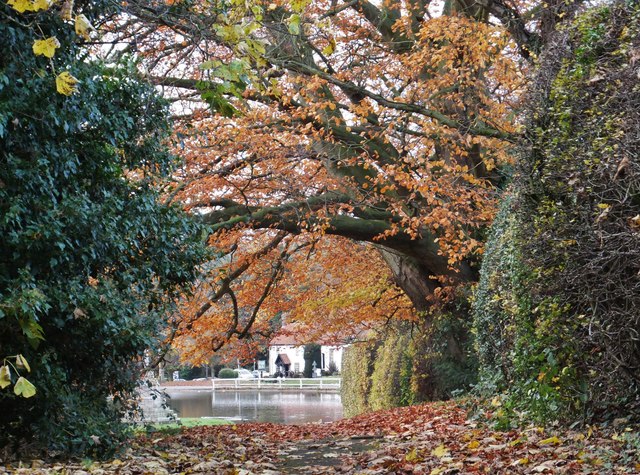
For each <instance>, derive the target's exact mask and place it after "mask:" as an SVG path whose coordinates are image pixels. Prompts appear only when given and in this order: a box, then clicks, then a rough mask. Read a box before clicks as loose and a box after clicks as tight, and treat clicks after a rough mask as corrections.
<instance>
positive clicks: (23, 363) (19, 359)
mask: <svg viewBox="0 0 640 475" xmlns="http://www.w3.org/2000/svg"><path fill="white" fill-rule="evenodd" d="M16 366H18V368H20V369H23V368H24V369H26V370H27V371H28V372H31V367H30V366H29V363H27V360H26V358H25V357H24V356H22V355H18V356H16Z"/></svg>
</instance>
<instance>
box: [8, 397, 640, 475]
mask: <svg viewBox="0 0 640 475" xmlns="http://www.w3.org/2000/svg"><path fill="white" fill-rule="evenodd" d="M639 452H640V435H639V432H638V427H637V426H631V425H626V426H625V425H621V424H617V425H613V426H600V427H589V428H587V429H585V430H584V431H578V430H560V429H547V428H540V427H530V428H527V429H523V430H511V431H507V432H500V431H496V430H493V429H492V428H491V427H490V425H488V424H486V423H479V422H477V421H473V420H470V419H467V417H466V413H465V411H464V410H463V409H462V408H460V407H459V406H457V405H456V404H455V403H453V402H448V403H430V404H422V405H417V406H410V407H404V408H396V409H391V410H387V411H377V412H372V413H369V414H363V415H360V416H357V417H354V418H351V419H343V420H340V421H337V422H332V423H315V424H302V425H280V424H271V423H245V424H238V425H234V426H208V427H194V428H189V429H186V428H185V429H182V431H181V432H180V433H178V434H175V435H162V434H155V435H151V436H142V437H138V438H137V439H135V440H134V441H133V443H132V444H131V446H130V447H129V448H128V449H127V450H126V451H125V452H124V453H122V454H121V456H120V457H119V458H117V459H112V460H109V461H105V462H97V461H94V462H89V461H84V462H64V463H62V462H56V461H46V462H45V461H42V460H34V461H29V462H22V464H20V463H17V462H13V463H10V462H4V463H3V462H2V461H0V474H3V473H10V474H14V473H15V474H27V473H28V474H43V475H44V474H46V475H52V474H65V475H66V474H74V475H84V474H96V475H102V474H120V475H140V474H149V475H151V474H238V475H240V474H254V473H255V474H266V475H269V474H271V475H275V474H311V475H313V474H332V473H343V474H362V475H381V474H428V475H439V474H442V475H445V474H447V475H453V474H520V473H526V474H537V473H542V474H555V473H558V474H603V475H604V474H631V473H636V474H637V473H640V458H639V456H638V453H639Z"/></svg>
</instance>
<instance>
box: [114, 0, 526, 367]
mask: <svg viewBox="0 0 640 475" xmlns="http://www.w3.org/2000/svg"><path fill="white" fill-rule="evenodd" d="M168 4H169V7H167V6H166V5H165V4H164V3H163V2H157V3H156V2H151V4H150V5H149V4H145V6H141V5H142V4H141V3H139V2H136V1H131V2H129V3H128V7H127V8H128V10H127V11H128V14H129V19H128V20H127V22H126V24H125V25H124V27H123V26H122V25H120V26H119V28H118V30H117V31H116V32H115V33H114V34H118V35H119V36H120V38H121V40H122V41H135V48H136V52H137V54H138V55H139V57H140V58H141V59H142V61H143V64H144V67H145V68H146V71H147V73H148V75H149V77H150V79H151V80H152V81H154V82H156V84H158V86H159V87H162V88H163V90H164V91H165V94H166V96H167V97H168V98H169V99H170V100H171V101H172V102H173V103H174V106H173V107H174V111H175V113H176V127H175V143H174V147H173V149H174V152H175V153H177V154H178V155H180V156H181V157H183V158H184V160H185V163H184V166H183V167H182V168H181V169H180V170H179V172H178V173H176V175H175V186H174V188H173V189H171V190H168V191H167V196H168V199H170V200H176V201H179V202H181V203H183V204H184V206H185V207H186V208H187V209H189V210H191V211H192V212H193V213H194V215H196V216H200V217H201V218H202V219H204V220H205V221H206V222H208V223H209V224H210V225H211V230H212V235H211V239H210V243H211V245H212V246H213V247H214V248H215V249H217V250H220V252H221V257H220V259H219V260H218V261H216V262H214V263H211V268H210V269H206V270H205V276H204V277H203V278H202V280H201V281H200V282H199V283H198V284H197V285H196V288H195V292H194V296H193V297H192V298H190V299H189V301H188V302H186V303H185V305H184V307H183V309H182V312H181V315H180V316H179V317H178V321H177V322H176V325H177V331H176V340H175V342H176V345H178V346H179V347H180V349H181V351H182V352H183V355H184V357H185V358H186V359H188V360H190V361H202V360H204V359H206V358H207V357H208V356H210V354H211V352H212V351H217V350H219V349H220V348H222V346H223V345H225V344H226V345H227V346H229V347H230V348H232V349H233V354H237V355H248V354H249V353H250V352H252V351H254V350H255V349H256V348H257V347H259V346H260V345H263V344H264V343H265V341H267V340H268V338H269V336H270V335H271V334H272V333H273V331H274V330H275V329H276V326H277V322H278V321H280V320H281V317H280V316H284V318H285V319H286V320H287V321H296V322H301V325H300V327H299V328H301V329H302V328H304V329H305V330H304V331H305V332H308V333H309V336H308V338H311V339H313V338H315V337H316V336H318V335H321V334H322V335H334V336H335V337H336V338H344V337H348V336H349V335H350V334H351V333H353V331H354V330H355V329H357V328H360V327H362V326H368V327H371V328H375V327H376V326H378V325H381V324H383V323H384V322H386V321H387V320H388V319H390V318H401V319H408V320H415V319H416V318H417V315H418V314H420V315H422V316H424V313H425V309H426V308H428V307H429V306H430V305H431V304H432V303H433V301H434V300H433V298H431V297H432V296H433V295H436V296H439V297H443V298H446V296H447V295H450V292H449V291H450V290H451V289H452V288H454V287H455V286H456V285H458V284H460V283H464V282H468V281H472V280H473V279H474V278H475V272H476V270H475V267H476V265H477V261H478V259H479V256H480V254H481V253H482V235H483V234H482V230H483V229H485V228H486V227H487V226H488V225H489V224H490V222H491V220H492V218H493V216H494V214H495V208H496V200H497V191H496V189H497V187H498V186H499V185H500V181H501V175H500V173H499V169H500V167H503V166H505V165H507V164H509V163H510V162H511V156H510V151H511V147H512V142H513V140H514V137H515V136H516V135H517V133H518V124H517V121H516V120H515V117H517V107H518V101H519V98H520V95H521V91H522V88H523V83H524V74H525V72H526V65H525V64H523V63H522V61H521V60H520V57H519V56H518V53H517V50H518V47H519V46H520V45H516V43H515V42H514V41H512V40H511V37H510V36H509V34H507V31H506V30H505V29H504V28H502V27H500V26H495V25H492V24H490V23H489V22H487V21H486V18H487V16H486V12H482V11H477V12H475V13H469V12H467V14H460V13H456V9H455V8H454V9H453V10H452V11H447V12H443V11H442V10H440V11H437V8H435V6H431V7H429V6H428V5H426V4H423V3H421V2H391V1H385V2H381V4H380V5H374V4H372V3H369V2H366V1H358V2H349V4H346V3H345V4H336V2H332V1H325V0H313V1H296V2H288V1H279V0H275V1H273V2H268V3H262V2H235V1H232V2H229V3H228V4H225V5H226V6H224V7H223V4H222V3H221V2H215V1H212V2H196V3H195V4H194V5H191V4H190V3H187V2H168ZM457 8H458V9H459V8H460V7H459V6H458V7H457ZM474 8H475V7H474ZM154 9H155V10H154ZM151 11H156V13H158V15H159V18H161V20H162V21H157V18H155V17H154V16H153V15H151V13H150V12H151ZM216 12H217V13H216ZM445 13H446V14H445ZM114 31H115V30H114ZM364 243H367V244H364ZM407 269H410V270H407ZM411 272H413V273H415V274H416V275H417V277H415V278H411V279H409V278H407V276H408V275H409V274H410V273H411ZM420 281H422V283H420ZM394 282H395V284H394ZM416 282H418V284H416ZM396 284H397V285H398V286H400V287H401V288H402V290H401V289H400V288H399V287H398V286H396ZM403 291H404V292H403ZM301 331H302V330H301Z"/></svg>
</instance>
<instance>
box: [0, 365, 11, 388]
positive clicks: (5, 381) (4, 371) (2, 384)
mask: <svg viewBox="0 0 640 475" xmlns="http://www.w3.org/2000/svg"><path fill="white" fill-rule="evenodd" d="M10 384H11V371H10V370H9V367H8V366H7V365H3V366H0V388H2V389H4V388H6V387H7V386H9V385H10Z"/></svg>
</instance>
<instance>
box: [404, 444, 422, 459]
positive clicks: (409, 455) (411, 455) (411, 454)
mask: <svg viewBox="0 0 640 475" xmlns="http://www.w3.org/2000/svg"><path fill="white" fill-rule="evenodd" d="M404 459H405V460H406V461H407V462H419V461H421V458H420V456H419V455H418V449H417V448H416V447H414V448H413V449H411V450H410V451H409V453H407V455H405V457H404Z"/></svg>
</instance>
